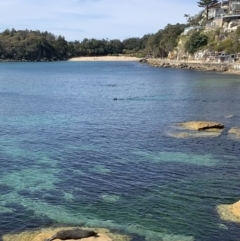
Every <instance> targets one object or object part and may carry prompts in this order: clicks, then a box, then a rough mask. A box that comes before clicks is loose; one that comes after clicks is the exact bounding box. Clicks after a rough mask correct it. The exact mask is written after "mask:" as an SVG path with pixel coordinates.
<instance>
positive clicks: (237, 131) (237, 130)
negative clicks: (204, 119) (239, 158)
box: [228, 127, 240, 138]
mask: <svg viewBox="0 0 240 241" xmlns="http://www.w3.org/2000/svg"><path fill="white" fill-rule="evenodd" d="M228 134H230V135H232V136H234V137H235V138H240V127H233V128H231V129H230V130H229V131H228Z"/></svg>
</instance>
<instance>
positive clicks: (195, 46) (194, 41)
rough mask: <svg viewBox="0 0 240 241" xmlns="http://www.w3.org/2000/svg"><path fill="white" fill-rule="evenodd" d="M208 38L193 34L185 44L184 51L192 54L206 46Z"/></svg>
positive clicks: (196, 33) (203, 35)
mask: <svg viewBox="0 0 240 241" xmlns="http://www.w3.org/2000/svg"><path fill="white" fill-rule="evenodd" d="M207 43H208V37H207V36H206V35H205V34H202V33H200V32H194V33H193V34H192V35H191V36H190V38H189V39H188V41H187V42H186V43H185V50H186V51H188V52H189V53H190V54H194V53H195V52H196V51H197V50H199V49H200V48H201V47H203V46H205V45H207Z"/></svg>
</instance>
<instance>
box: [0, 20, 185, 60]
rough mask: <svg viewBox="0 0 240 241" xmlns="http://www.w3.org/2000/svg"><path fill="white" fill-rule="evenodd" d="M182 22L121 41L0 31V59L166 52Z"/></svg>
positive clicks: (174, 44)
mask: <svg viewBox="0 0 240 241" xmlns="http://www.w3.org/2000/svg"><path fill="white" fill-rule="evenodd" d="M184 26H185V25H184V24H176V25H170V24H169V25H167V27H166V28H165V29H163V30H159V31H158V32H157V33H156V34H151V35H150V34H148V35H144V36H143V37H142V38H128V39H125V40H123V41H120V40H118V39H114V40H106V39H102V40H98V39H94V38H93V39H87V38H85V39H83V40H82V41H81V42H80V41H71V42H68V41H66V40H65V38H64V37H63V36H55V35H53V34H52V33H49V32H40V31H32V30H18V31H16V30H15V29H12V30H9V29H6V30H5V31H3V32H2V33H0V59H2V60H20V61H23V60H28V61H36V60H37V61H40V60H45V61H47V60H64V59H68V58H71V57H78V56H106V55H119V54H127V55H134V56H138V57H143V56H145V55H152V56H166V55H167V53H168V51H170V50H171V49H173V48H174V47H176V45H177V39H178V36H179V35H180V34H181V33H182V32H183V29H184Z"/></svg>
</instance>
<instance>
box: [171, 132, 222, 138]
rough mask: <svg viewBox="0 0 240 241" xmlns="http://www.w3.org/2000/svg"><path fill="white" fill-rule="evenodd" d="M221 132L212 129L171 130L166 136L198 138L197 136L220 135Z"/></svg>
mask: <svg viewBox="0 0 240 241" xmlns="http://www.w3.org/2000/svg"><path fill="white" fill-rule="evenodd" d="M220 134H221V132H220V131H218V132H216V131H215V132H214V131H211V132H209V131H205V132H203V131H201V132H171V133H168V136H170V137H174V138H179V139H183V138H185V139H186V138H198V137H218V136H220Z"/></svg>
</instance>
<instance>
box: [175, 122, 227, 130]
mask: <svg viewBox="0 0 240 241" xmlns="http://www.w3.org/2000/svg"><path fill="white" fill-rule="evenodd" d="M178 126H180V127H183V128H185V129H187V130H195V131H203V130H213V131H216V130H221V129H223V128H224V125H223V124H222V123H219V122H215V121H189V122H182V123H178Z"/></svg>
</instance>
